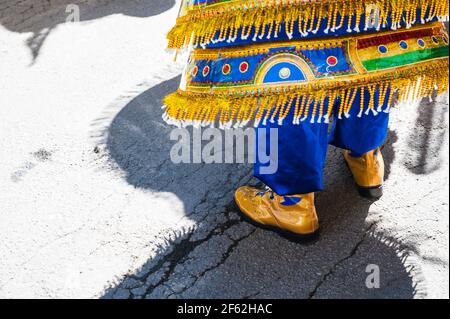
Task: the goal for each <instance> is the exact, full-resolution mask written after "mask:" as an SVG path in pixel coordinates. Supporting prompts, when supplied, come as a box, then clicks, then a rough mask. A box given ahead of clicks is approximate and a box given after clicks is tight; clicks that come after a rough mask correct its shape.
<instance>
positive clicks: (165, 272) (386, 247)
mask: <svg viewBox="0 0 450 319" xmlns="http://www.w3.org/2000/svg"><path fill="white" fill-rule="evenodd" d="M178 83H179V77H176V78H174V79H171V80H169V81H166V82H163V83H161V84H159V85H156V86H154V87H152V88H150V89H148V90H147V91H145V92H143V93H142V94H140V95H138V96H137V97H135V98H134V99H132V100H131V101H130V102H129V103H128V104H127V105H125V106H124V107H123V108H122V109H121V111H120V112H119V113H118V114H117V116H116V117H115V118H114V120H113V121H112V123H111V125H110V126H109V127H108V128H107V129H106V130H105V131H104V132H103V133H102V134H104V135H105V139H106V148H107V151H108V154H109V157H110V160H111V161H112V162H114V163H115V164H116V165H117V166H118V167H119V168H120V170H122V171H123V173H124V174H125V178H126V180H127V182H128V183H130V184H131V185H133V186H135V187H139V188H142V189H148V190H151V191H153V192H171V193H173V194H175V195H176V196H177V197H178V198H179V199H180V200H181V201H182V202H183V203H184V207H185V214H186V216H188V217H189V219H191V220H193V221H195V223H196V224H197V225H198V227H197V228H196V229H195V230H194V231H189V230H187V231H185V232H182V233H181V234H177V236H176V238H174V239H173V240H172V241H171V242H170V243H168V244H167V245H164V246H162V247H160V249H159V250H158V251H157V253H156V255H155V256H154V257H152V258H149V260H148V262H147V263H145V264H144V265H143V266H142V267H141V268H140V269H138V270H136V271H135V272H134V273H132V274H129V275H127V276H125V277H124V278H122V279H121V280H120V281H119V282H116V283H115V284H113V285H110V286H109V287H108V288H107V289H106V290H105V293H104V295H103V298H144V297H146V298H413V297H417V296H420V295H421V294H423V292H422V291H421V289H420V288H418V287H417V286H416V284H415V283H414V281H413V279H412V275H411V272H416V273H417V272H418V271H417V270H414V269H411V268H409V266H408V255H407V252H408V247H404V246H402V244H401V243H400V242H399V241H398V240H396V239H395V238H389V237H386V236H384V235H383V234H380V233H373V229H374V223H375V222H373V221H367V217H368V212H369V208H370V207H371V205H372V202H370V201H367V200H365V199H362V198H360V197H359V196H358V194H357V191H356V189H355V187H354V183H353V180H352V178H351V175H350V173H349V172H348V170H347V168H346V167H345V164H344V161H343V158H342V155H341V152H340V150H337V149H335V148H333V147H330V150H329V154H328V159H327V166H326V170H325V173H324V174H325V180H326V190H325V191H324V192H322V193H320V194H318V196H317V209H318V212H319V213H320V218H321V222H322V229H321V237H320V240H317V241H313V242H309V243H303V244H301V243H295V242H291V241H288V240H286V239H284V238H282V237H280V236H278V235H277V234H274V233H272V232H268V231H263V230H259V229H257V228H255V227H253V226H250V225H248V224H247V223H245V222H243V221H242V220H241V219H240V217H238V215H237V214H236V211H237V210H236V207H235V205H234V204H233V192H234V190H235V189H236V188H237V187H239V186H241V185H245V184H248V183H250V184H255V185H256V184H258V182H257V181H255V180H254V179H253V178H252V168H251V166H250V165H246V164H245V165H244V164H210V165H206V164H174V163H172V161H171V160H170V155H169V154H170V148H171V147H172V145H173V144H174V143H175V142H174V141H171V140H170V138H169V136H170V132H171V130H172V129H173V127H170V126H169V125H167V124H165V123H164V122H163V121H162V119H161V115H162V110H161V105H162V99H163V98H164V96H165V95H166V94H168V93H169V92H172V91H174V90H176V89H177V87H178ZM396 139H397V137H396V134H395V132H393V131H390V132H389V137H388V139H387V142H386V145H385V147H384V151H383V152H384V155H385V160H386V168H387V173H388V176H389V172H390V165H391V163H392V162H393V160H394V157H395V154H394V151H393V149H392V144H393V143H395V141H396ZM148 213H149V214H152V208H151V207H149V208H148ZM369 264H374V265H376V266H377V267H379V269H380V272H381V288H380V289H368V288H367V287H366V277H367V276H368V274H367V273H366V268H367V266H368V265H369ZM416 277H417V276H416V275H415V276H414V278H416Z"/></svg>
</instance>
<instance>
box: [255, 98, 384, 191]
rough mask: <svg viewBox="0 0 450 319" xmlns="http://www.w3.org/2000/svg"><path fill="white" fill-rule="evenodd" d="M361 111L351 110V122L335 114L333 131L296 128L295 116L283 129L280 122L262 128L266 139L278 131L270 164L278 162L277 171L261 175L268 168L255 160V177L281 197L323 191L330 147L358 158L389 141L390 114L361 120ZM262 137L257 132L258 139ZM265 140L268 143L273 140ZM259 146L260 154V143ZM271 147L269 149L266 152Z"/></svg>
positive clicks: (323, 126) (322, 126) (311, 125)
mask: <svg viewBox="0 0 450 319" xmlns="http://www.w3.org/2000/svg"><path fill="white" fill-rule="evenodd" d="M355 101H359V96H356V99H355ZM355 103H356V102H355ZM385 103H386V104H387V102H385ZM377 108H378V107H377ZM385 108H386V105H383V106H382V109H383V110H384V109H385ZM335 109H338V107H337V108H335ZM359 111H360V110H359V106H356V105H355V107H352V108H351V109H350V117H348V118H347V117H342V119H337V114H334V120H333V121H332V122H333V124H332V127H331V131H329V125H328V124H326V123H310V121H309V120H306V121H303V122H300V125H294V124H292V118H293V114H292V113H291V114H289V115H288V117H287V118H286V119H285V120H284V122H283V124H282V125H279V124H278V123H277V122H275V123H270V122H269V123H267V125H264V126H263V125H260V127H261V128H266V129H267V130H266V134H267V136H270V130H269V129H270V128H277V129H278V130H277V131H278V154H277V155H274V154H270V160H273V161H278V169H277V171H276V173H274V174H261V167H264V166H267V164H266V163H261V161H260V159H259V158H258V156H256V163H255V166H254V168H255V169H254V175H255V177H257V178H258V179H259V180H261V181H262V182H263V183H265V184H266V185H268V186H269V187H270V188H271V189H273V190H274V191H275V192H276V193H277V194H279V195H294V194H306V193H311V192H316V191H321V190H323V184H324V183H323V168H324V165H325V158H326V154H327V149H328V144H331V145H334V146H336V147H339V148H342V149H346V150H349V151H350V152H351V155H352V156H356V157H359V156H361V155H363V154H365V153H367V152H369V151H371V150H373V149H375V148H377V147H379V146H380V145H381V144H382V143H383V141H384V140H385V138H386V135H387V128H388V122H389V113H385V112H379V113H378V114H377V115H376V116H375V115H373V113H371V112H370V113H368V114H367V115H366V114H364V115H362V117H358V113H359ZM260 134H261V132H260V131H259V130H257V134H256V136H257V138H259V135H260ZM266 140H267V143H269V141H270V139H269V138H267V139H266ZM256 145H257V151H256V154H258V143H256ZM269 147H270V146H269V145H266V149H267V150H269V149H270V148H269ZM272 156H273V158H272Z"/></svg>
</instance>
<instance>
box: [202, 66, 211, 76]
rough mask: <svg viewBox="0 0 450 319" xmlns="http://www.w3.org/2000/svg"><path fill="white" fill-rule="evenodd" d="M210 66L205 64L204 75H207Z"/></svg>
mask: <svg viewBox="0 0 450 319" xmlns="http://www.w3.org/2000/svg"><path fill="white" fill-rule="evenodd" d="M209 71H210V68H209V66H205V67H204V68H203V76H207V75H208V74H209Z"/></svg>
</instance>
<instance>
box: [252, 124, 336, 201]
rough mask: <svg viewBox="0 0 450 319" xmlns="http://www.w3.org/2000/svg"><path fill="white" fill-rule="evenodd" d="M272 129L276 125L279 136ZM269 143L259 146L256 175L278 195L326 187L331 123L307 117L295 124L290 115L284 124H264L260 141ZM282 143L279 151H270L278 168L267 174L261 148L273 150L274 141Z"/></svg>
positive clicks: (302, 192) (259, 129)
mask: <svg viewBox="0 0 450 319" xmlns="http://www.w3.org/2000/svg"><path fill="white" fill-rule="evenodd" d="M271 129H272V130H273V129H276V131H277V135H278V139H276V138H275V137H274V136H273V134H272V136H271V135H270V131H271ZM264 134H265V135H266V139H265V141H266V147H265V148H264V147H258V145H257V150H256V154H257V156H256V157H257V158H256V163H255V165H254V176H255V177H256V178H258V179H259V180H260V181H262V182H263V183H264V184H266V185H267V186H269V187H270V188H271V189H272V190H274V191H275V192H276V193H277V194H278V195H295V194H307V193H313V192H317V191H321V190H322V189H323V168H324V165H325V157H326V152H327V148H328V141H327V139H328V124H325V123H320V124H319V123H310V120H309V119H307V120H305V121H303V122H300V124H298V125H294V124H292V117H288V118H286V119H285V120H284V121H283V123H282V125H279V124H278V123H277V122H274V123H270V122H269V123H267V125H260V127H259V128H258V130H257V134H256V136H257V144H258V141H259V142H261V141H264V136H263V135H264ZM271 140H272V142H273V143H276V144H277V146H278V152H277V154H270V160H271V161H275V162H277V166H278V167H277V170H276V172H274V173H272V174H265V173H264V170H263V168H264V167H266V166H267V163H264V162H261V158H260V156H259V155H258V152H265V151H267V153H269V150H270V149H271V148H270V141H271Z"/></svg>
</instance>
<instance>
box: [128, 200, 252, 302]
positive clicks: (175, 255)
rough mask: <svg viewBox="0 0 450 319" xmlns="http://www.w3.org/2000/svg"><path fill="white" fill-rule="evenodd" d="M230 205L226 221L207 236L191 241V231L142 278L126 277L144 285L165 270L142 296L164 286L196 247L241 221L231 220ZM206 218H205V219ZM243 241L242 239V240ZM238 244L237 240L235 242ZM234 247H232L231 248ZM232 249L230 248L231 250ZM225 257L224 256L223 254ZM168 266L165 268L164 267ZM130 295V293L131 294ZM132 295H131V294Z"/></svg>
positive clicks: (192, 234) (226, 211)
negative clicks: (152, 276)
mask: <svg viewBox="0 0 450 319" xmlns="http://www.w3.org/2000/svg"><path fill="white" fill-rule="evenodd" d="M230 207H231V204H230V205H229V207H227V208H226V210H225V214H226V215H227V220H226V222H224V223H220V224H218V225H217V226H216V227H214V228H213V229H212V230H211V231H210V232H209V233H208V235H207V236H205V237H204V238H202V239H199V240H195V241H191V239H192V237H193V236H194V234H195V233H196V232H195V231H192V232H191V233H190V234H189V235H188V236H187V237H186V238H185V239H183V240H182V241H180V242H179V243H177V244H175V245H174V246H173V249H172V251H171V252H170V253H169V254H167V255H166V256H164V257H163V258H161V259H160V260H159V261H158V263H157V264H156V265H155V266H153V267H152V268H151V269H150V270H149V271H148V272H147V273H146V274H145V275H144V276H136V275H129V276H128V277H130V278H133V279H136V280H139V281H143V282H144V285H145V282H146V281H147V279H148V278H149V277H150V276H151V275H153V274H155V273H157V272H158V271H159V270H161V269H162V268H163V267H165V268H167V269H166V270H165V271H164V274H163V275H162V278H161V279H160V280H159V281H158V282H157V283H155V284H152V285H149V286H148V287H147V288H146V289H145V293H143V296H145V295H149V294H151V293H152V292H153V291H154V290H155V289H156V288H157V287H159V286H161V285H164V284H165V283H167V282H168V281H169V280H170V278H171V275H172V274H173V272H174V270H175V268H176V267H177V266H178V265H179V264H182V263H184V262H185V261H186V260H188V258H189V255H190V253H191V252H193V251H194V250H195V249H196V248H197V247H198V246H200V245H201V244H203V243H205V242H207V241H209V240H210V239H211V238H212V237H214V236H221V235H223V234H224V232H225V231H226V230H228V229H229V228H231V227H233V226H235V225H237V224H239V223H240V222H241V221H240V220H239V219H231V218H230V217H229V215H230V214H231V212H232V210H231V209H230ZM205 218H206V217H205ZM242 239H243V238H242ZM237 242H239V240H237ZM233 245H237V243H233V244H232V245H230V247H231V246H233ZM233 247H234V246H233ZM233 247H232V248H233ZM225 255H226V254H225ZM167 264H169V265H168V266H167V267H166V266H165V265H167ZM131 294H132V293H131ZM132 295H133V294H132Z"/></svg>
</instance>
